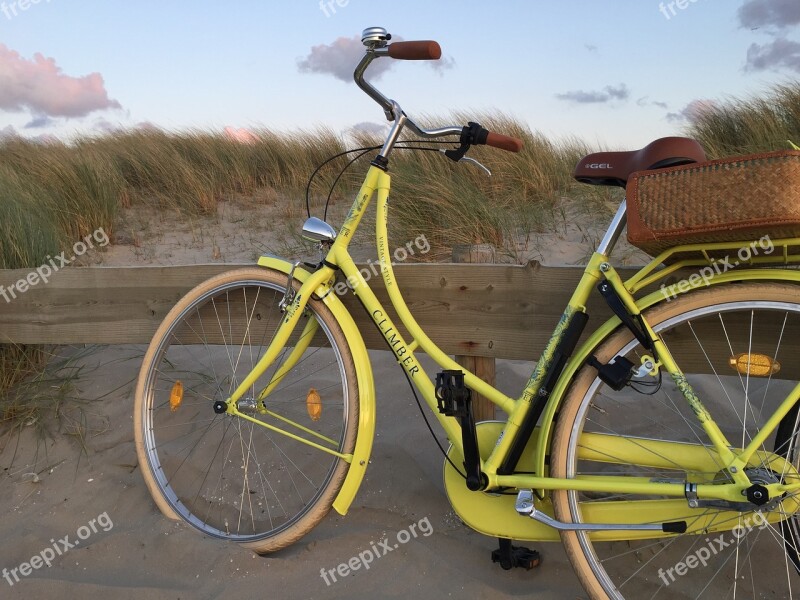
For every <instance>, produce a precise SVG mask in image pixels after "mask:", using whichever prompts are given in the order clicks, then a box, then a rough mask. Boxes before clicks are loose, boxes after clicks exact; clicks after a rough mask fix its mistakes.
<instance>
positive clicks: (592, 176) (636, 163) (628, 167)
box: [573, 137, 706, 187]
mask: <svg viewBox="0 0 800 600" xmlns="http://www.w3.org/2000/svg"><path fill="white" fill-rule="evenodd" d="M705 161H706V153H705V152H704V151H703V147H702V146H701V145H700V144H699V143H698V142H697V141H696V140H693V139H690V138H683V137H665V138H661V139H659V140H656V141H654V142H651V143H649V144H647V146H645V147H644V148H642V149H641V150H633V151H631V152H595V153H594V154H589V155H588V156H585V157H583V158H582V159H581V160H580V161H579V162H578V166H577V167H575V173H573V177H575V179H577V180H578V181H580V182H581V183H588V184H591V185H618V186H621V187H625V184H626V183H627V181H628V178H629V177H630V176H631V174H632V173H635V172H636V171H648V170H651V169H664V168H666V167H676V166H678V165H686V164H689V163H694V162H705Z"/></svg>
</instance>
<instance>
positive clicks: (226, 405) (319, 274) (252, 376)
mask: <svg viewBox="0 0 800 600" xmlns="http://www.w3.org/2000/svg"><path fill="white" fill-rule="evenodd" d="M292 273H293V271H292V272H290V273H289V277H288V283H287V288H286V293H285V295H284V298H283V300H282V301H281V304H280V307H281V309H282V311H283V314H284V316H283V319H282V321H281V323H280V325H279V326H278V328H277V330H276V331H275V335H274V336H273V338H272V341H271V342H270V344H269V346H268V347H267V350H266V352H265V353H264V356H262V357H261V359H260V360H259V361H258V363H257V364H256V366H255V367H254V368H253V370H252V371H251V372H250V373H249V374H248V375H247V377H245V378H244V380H243V381H242V382H241V383H240V384H239V386H238V387H237V388H236V390H235V391H234V392H233V394H231V396H230V397H229V398H227V399H226V400H225V401H219V402H216V403H215V404H214V411H215V412H216V413H218V414H223V413H224V414H229V415H231V416H235V417H239V418H241V419H244V420H246V421H249V422H251V423H253V424H256V425H259V426H261V427H264V428H266V429H269V430H270V431H273V432H275V433H279V434H281V435H284V436H286V437H289V438H291V439H293V440H296V441H298V442H301V443H303V444H306V445H307V446H311V447H312V448H316V449H317V450H321V451H322V452H326V453H328V454H331V455H333V456H338V457H339V458H342V459H344V460H345V461H347V462H350V461H351V460H352V454H342V453H341V452H337V451H336V449H335V448H336V447H337V445H338V444H337V442H336V440H332V439H330V438H328V437H326V436H323V435H321V434H319V433H317V432H315V431H313V430H312V429H309V428H307V427H305V426H303V425H301V424H299V423H297V422H295V421H292V420H291V419H288V418H286V417H284V416H283V415H280V414H278V413H276V412H274V411H272V410H269V408H268V407H267V403H266V398H267V396H269V394H270V393H271V392H272V391H273V390H274V389H275V388H276V387H277V386H278V385H279V384H280V383H281V381H282V380H283V378H284V377H285V376H286V375H287V374H288V373H289V371H291V370H292V369H293V368H294V367H295V365H297V363H298V361H299V360H300V358H301V357H302V356H303V354H304V353H305V351H306V350H307V349H308V347H309V346H310V345H311V342H312V341H313V339H314V336H315V334H316V333H317V330H318V329H319V323H318V321H317V320H316V318H314V317H313V316H309V319H308V322H307V323H306V324H305V326H304V327H303V331H302V332H301V334H300V338H299V339H298V340H297V343H296V344H295V346H294V348H293V349H292V351H291V352H290V353H289V355H288V356H286V357H284V360H283V362H282V364H281V366H280V368H279V369H278V370H277V371H276V372H275V373H274V374H273V375H272V377H271V378H270V381H269V383H268V384H267V385H266V386H265V387H264V389H263V390H262V391H261V392H260V393H259V394H258V397H257V398H256V399H255V402H252V401H251V406H252V408H255V409H256V410H258V412H259V413H261V414H262V415H266V416H270V417H273V418H275V419H277V420H279V421H281V422H282V423H283V424H285V425H289V426H291V427H293V428H294V429H296V430H298V432H302V433H303V434H305V435H306V436H312V437H314V438H316V441H312V440H309V439H307V437H303V436H301V435H298V434H294V433H292V432H290V431H287V430H285V429H282V428H280V427H276V426H274V425H271V424H269V423H266V422H264V421H262V420H260V419H256V418H254V417H252V416H250V415H248V414H247V413H245V412H242V411H241V410H239V407H240V401H242V399H243V398H244V397H245V394H246V393H247V392H248V390H250V389H251V388H252V387H253V385H254V384H255V383H256V381H258V379H259V378H260V377H261V376H262V375H263V374H264V373H265V372H266V371H267V369H269V368H270V366H272V364H273V363H274V362H275V360H276V359H277V358H278V356H279V355H280V354H281V352H283V351H284V350H285V348H286V345H287V342H288V341H289V338H290V337H291V335H292V333H293V332H294V330H295V329H296V328H297V325H298V323H299V321H300V318H301V317H303V316H304V315H307V313H308V311H307V308H306V307H307V304H308V299H309V298H310V297H311V295H312V294H317V295H319V296H324V295H325V294H326V293H328V292H329V290H330V284H331V282H332V280H333V270H332V269H330V268H329V267H322V268H321V269H319V270H318V271H316V272H314V273H313V274H311V276H310V277H309V278H308V279H307V280H306V281H305V282H304V283H303V284H302V285H301V287H300V289H299V290H297V291H296V292H295V291H294V285H293V283H294V282H293V277H292ZM253 404H254V405H253Z"/></svg>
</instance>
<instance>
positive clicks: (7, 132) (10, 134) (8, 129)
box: [0, 125, 19, 141]
mask: <svg viewBox="0 0 800 600" xmlns="http://www.w3.org/2000/svg"><path fill="white" fill-rule="evenodd" d="M18 137H19V134H18V133H17V130H16V129H14V126H13V125H6V126H5V127H3V128H2V129H0V141H4V140H9V139H15V138H18Z"/></svg>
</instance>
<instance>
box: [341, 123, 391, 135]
mask: <svg viewBox="0 0 800 600" xmlns="http://www.w3.org/2000/svg"><path fill="white" fill-rule="evenodd" d="M388 130H389V126H388V125H387V124H386V123H376V122H374V121H362V122H361V123H356V124H355V125H353V126H352V127H351V128H350V131H352V132H353V133H355V134H359V133H366V134H367V135H386V132H387V131H388Z"/></svg>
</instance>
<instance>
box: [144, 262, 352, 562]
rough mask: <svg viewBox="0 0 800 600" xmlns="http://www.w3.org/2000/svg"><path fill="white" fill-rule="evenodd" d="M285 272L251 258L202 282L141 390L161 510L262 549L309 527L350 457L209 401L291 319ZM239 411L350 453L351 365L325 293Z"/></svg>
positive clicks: (157, 346) (158, 338)
mask: <svg viewBox="0 0 800 600" xmlns="http://www.w3.org/2000/svg"><path fill="white" fill-rule="evenodd" d="M286 282H287V277H286V275H284V274H283V273H278V272H276V271H272V270H268V269H256V268H252V269H242V270H237V271H232V272H229V273H225V274H222V275H219V276H217V277H214V278H212V279H210V280H208V281H206V282H204V283H202V284H200V285H199V286H197V287H196V288H195V289H193V290H192V291H191V292H189V293H188V294H187V295H186V296H185V297H184V298H183V299H181V300H180V302H178V304H177V305H176V306H175V307H174V308H173V309H172V310H171V311H170V313H169V314H168V315H167V317H166V318H165V319H164V322H163V323H162V324H161V326H160V327H159V329H158V331H157V332H156V334H155V336H154V337H153V340H152V342H151V343H150V347H149V348H148V351H147V354H146V355H145V358H144V362H143V364H142V369H141V372H140V375H139V380H138V384H137V388H136V399H135V400H136V405H135V411H134V420H135V437H136V449H137V453H138V457H139V464H140V465H142V472H143V474H144V478H145V481H146V483H147V486H148V488H149V489H150V492H151V494H152V495H153V498H154V500H155V501H156V503H157V504H158V506H159V508H160V509H161V510H162V512H164V514H166V515H167V516H169V517H171V518H181V519H184V520H186V521H187V522H188V523H190V524H191V525H193V526H194V527H196V528H197V529H199V530H200V531H202V532H203V533H206V534H208V535H211V536H214V537H218V538H224V539H228V540H232V541H236V542H239V543H242V544H244V545H245V546H247V547H248V548H250V549H252V550H254V551H255V552H259V553H264V552H271V551H275V550H278V549H280V548H283V547H285V546H287V545H289V544H291V543H293V542H294V541H296V540H297V539H299V538H300V537H301V536H303V535H304V534H305V533H307V532H308V531H309V530H310V529H311V528H312V527H314V526H315V525H316V524H317V523H318V522H319V521H320V520H321V519H322V518H323V517H324V516H325V514H326V513H327V512H328V510H329V509H330V507H331V504H332V502H333V500H334V499H335V497H336V494H337V493H338V491H339V489H340V488H341V485H342V482H343V480H344V477H345V475H346V473H347V469H348V466H349V465H348V463H347V462H346V461H345V460H343V459H341V458H339V457H337V456H334V455H332V454H329V453H326V452H324V451H322V450H319V449H318V448H314V447H311V446H309V445H307V444H305V443H303V442H301V441H298V440H297V439H294V438H291V437H288V436H285V435H283V434H281V433H279V432H276V431H274V430H270V429H267V428H265V427H263V426H261V425H259V424H257V423H253V422H251V421H248V420H245V419H242V418H241V417H236V416H233V415H229V414H217V413H215V412H214V402H215V401H219V400H223V401H224V400H225V399H226V398H227V397H228V396H230V394H231V393H232V392H233V391H234V390H235V389H236V388H237V387H238V385H239V383H240V382H241V381H242V380H243V379H244V378H245V377H246V376H247V375H248V374H249V373H250V371H251V370H252V369H253V367H254V366H255V365H256V363H257V362H258V360H259V358H260V357H261V356H262V355H263V354H264V352H265V351H266V349H267V347H268V346H269V343H270V341H271V339H272V336H273V335H274V333H275V331H276V328H277V326H278V325H279V324H280V323H281V321H282V320H283V317H284V313H283V311H282V310H281V308H280V307H279V303H280V301H281V300H282V299H283V297H284V291H285V286H286ZM310 321H311V322H312V324H311V325H308V324H309V322H310ZM303 336H305V338H304V337H303ZM312 336H313V337H312ZM308 338H312V341H311V342H310V343H307V342H308ZM298 345H299V346H298ZM298 347H299V350H298V352H293V350H294V349H295V348H298ZM300 351H302V353H300ZM268 385H272V386H273V388H274V389H272V391H271V392H270V393H269V395H268V396H267V397H266V399H265V400H266V409H267V410H268V411H269V412H268V413H267V414H262V413H261V412H259V411H258V410H257V409H256V406H255V405H256V404H257V398H258V395H259V393H260V391H261V390H262V389H264V388H265V387H267V386H268ZM239 410H240V411H241V412H243V413H247V414H249V416H251V417H253V418H254V419H257V420H258V421H261V422H264V423H268V424H271V425H274V426H275V427H278V428H280V429H281V430H283V431H288V432H290V433H292V434H294V435H297V436H299V437H301V438H303V439H306V440H309V441H312V442H314V443H315V444H318V445H321V446H323V447H325V448H328V449H330V450H332V451H335V452H339V453H342V454H347V453H350V452H352V450H353V447H354V446H355V440H356V433H357V426H358V386H357V382H356V375H355V367H354V364H353V358H352V354H351V352H350V349H349V347H348V344H347V341H346V339H345V336H344V333H343V332H342V329H341V327H340V326H339V324H338V323H337V322H336V319H335V317H334V316H333V314H332V313H331V312H330V310H328V308H327V307H326V306H325V304H324V303H323V302H321V301H319V300H315V299H313V298H312V299H310V300H309V302H308V306H307V309H306V311H305V314H304V315H303V316H302V317H301V319H300V323H299V324H298V325H297V327H296V328H295V331H294V333H293V334H292V337H291V338H290V340H289V342H288V343H287V344H286V346H285V348H284V350H283V351H282V353H281V354H280V356H279V357H278V359H277V360H276V361H275V364H273V365H272V366H271V367H270V368H269V369H268V370H267V372H266V373H265V374H264V375H262V377H261V378H260V379H259V380H258V381H257V382H256V383H255V384H254V385H253V386H252V387H251V388H250V390H249V391H248V393H247V394H246V396H245V398H244V399H243V400H240V401H239Z"/></svg>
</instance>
